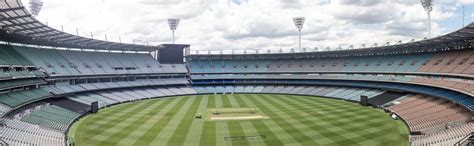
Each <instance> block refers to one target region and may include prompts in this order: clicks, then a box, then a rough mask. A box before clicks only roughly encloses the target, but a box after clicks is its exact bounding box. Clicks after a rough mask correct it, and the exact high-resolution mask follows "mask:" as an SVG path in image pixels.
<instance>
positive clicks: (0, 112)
mask: <svg viewBox="0 0 474 146" xmlns="http://www.w3.org/2000/svg"><path fill="white" fill-rule="evenodd" d="M10 110H12V108H11V107H9V106H7V105H4V104H0V117H2V116H3V115H4V114H6V113H7V112H8V111H10Z"/></svg>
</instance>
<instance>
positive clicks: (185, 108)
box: [69, 94, 408, 146]
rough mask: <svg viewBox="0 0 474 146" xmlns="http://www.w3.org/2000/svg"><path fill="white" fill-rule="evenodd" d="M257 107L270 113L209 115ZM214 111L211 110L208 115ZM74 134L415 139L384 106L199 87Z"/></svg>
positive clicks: (134, 106) (215, 139)
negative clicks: (204, 91)
mask: <svg viewBox="0 0 474 146" xmlns="http://www.w3.org/2000/svg"><path fill="white" fill-rule="evenodd" d="M248 107H257V108H258V109H259V111H261V112H263V113H264V114H265V115H266V116H268V117H270V118H269V119H263V120H240V121H206V120H204V119H194V117H195V115H196V114H197V113H203V114H205V113H206V110H207V109H213V108H248ZM204 116H206V115H204ZM69 136H71V137H73V138H74V140H75V142H76V144H77V145H79V146H86V145H87V146H89V145H100V146H107V145H137V146H145V145H154V146H156V145H171V146H180V145H198V144H199V145H203V146H213V145H218V146H224V145H234V146H240V145H242V146H247V145H268V146H277V145H310V146H313V145H331V146H334V145H364V146H366V145H384V146H390V145H393V146H395V145H408V131H407V128H406V127H405V125H404V124H403V123H402V122H400V121H395V120H392V119H391V118H390V117H389V116H388V115H387V114H385V113H384V112H383V111H381V110H377V109H373V108H367V107H362V106H359V105H358V104H355V103H350V102H345V101H341V100H334V99H327V98H315V97H306V96H291V95H270V94H235V95H230V94H228V95H196V96H181V97H169V98H161V99H152V100H146V101H140V102H135V103H127V104H122V105H117V106H114V107H112V108H107V109H102V110H101V111H100V112H99V113H98V114H94V115H91V116H87V117H85V118H83V119H81V120H80V121H79V122H77V123H75V124H74V125H73V127H72V128H71V130H70V133H69Z"/></svg>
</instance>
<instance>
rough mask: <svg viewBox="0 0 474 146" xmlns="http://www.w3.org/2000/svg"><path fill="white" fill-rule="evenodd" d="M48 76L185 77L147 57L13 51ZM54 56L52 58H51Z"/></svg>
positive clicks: (179, 68)
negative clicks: (152, 74)
mask: <svg viewBox="0 0 474 146" xmlns="http://www.w3.org/2000/svg"><path fill="white" fill-rule="evenodd" d="M14 51H18V52H19V53H20V54H22V55H23V56H26V58H27V59H29V61H31V62H33V63H34V64H35V65H36V66H38V67H40V68H41V69H44V70H45V71H46V72H47V73H48V74H49V75H50V76H78V75H106V74H146V73H186V72H187V70H186V68H185V66H184V65H179V64H175V65H169V64H160V63H159V62H157V61H155V60H153V58H152V57H151V56H150V55H149V54H131V53H107V52H81V51H66V50H56V49H37V48H26V47H15V50H14ZM53 56H54V57H53Z"/></svg>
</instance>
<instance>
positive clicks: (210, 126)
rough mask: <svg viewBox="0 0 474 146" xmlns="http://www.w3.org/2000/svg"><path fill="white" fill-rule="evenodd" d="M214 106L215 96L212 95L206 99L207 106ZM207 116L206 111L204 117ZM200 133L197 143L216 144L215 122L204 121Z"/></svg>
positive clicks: (213, 145)
mask: <svg viewBox="0 0 474 146" xmlns="http://www.w3.org/2000/svg"><path fill="white" fill-rule="evenodd" d="M215 107H216V97H215V96H214V95H210V96H209V100H208V101H207V108H215ZM205 116H207V113H206V112H205V113H204V117H205ZM201 131H202V135H201V139H200V141H199V144H200V145H202V146H215V145H217V141H216V140H217V139H216V137H217V135H216V134H217V133H216V123H215V122H212V121H205V122H204V125H203V126H202V129H201Z"/></svg>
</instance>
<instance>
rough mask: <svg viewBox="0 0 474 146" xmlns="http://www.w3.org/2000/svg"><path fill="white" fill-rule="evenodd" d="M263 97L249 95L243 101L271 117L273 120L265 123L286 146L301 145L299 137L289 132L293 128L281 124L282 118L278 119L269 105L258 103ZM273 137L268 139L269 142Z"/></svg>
mask: <svg viewBox="0 0 474 146" xmlns="http://www.w3.org/2000/svg"><path fill="white" fill-rule="evenodd" d="M261 96H262V95H252V94H247V95H245V96H244V97H242V100H243V101H244V102H245V103H247V104H248V105H254V106H256V107H259V109H261V111H262V112H263V113H265V114H266V115H267V116H269V117H270V118H271V119H269V120H264V121H263V123H264V124H265V125H266V126H267V127H269V129H270V130H271V131H272V132H273V133H274V134H275V135H276V136H277V137H278V139H279V140H281V141H282V142H283V143H284V144H285V145H295V144H299V142H298V139H297V136H296V135H292V132H291V131H289V128H291V125H287V124H284V123H281V122H280V121H281V118H278V117H279V116H278V115H276V114H275V113H273V112H272V111H270V110H269V107H267V106H269V105H268V104H262V103H260V102H258V101H257V100H256V99H255V98H261ZM270 138H271V137H268V140H271V139H270Z"/></svg>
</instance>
